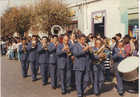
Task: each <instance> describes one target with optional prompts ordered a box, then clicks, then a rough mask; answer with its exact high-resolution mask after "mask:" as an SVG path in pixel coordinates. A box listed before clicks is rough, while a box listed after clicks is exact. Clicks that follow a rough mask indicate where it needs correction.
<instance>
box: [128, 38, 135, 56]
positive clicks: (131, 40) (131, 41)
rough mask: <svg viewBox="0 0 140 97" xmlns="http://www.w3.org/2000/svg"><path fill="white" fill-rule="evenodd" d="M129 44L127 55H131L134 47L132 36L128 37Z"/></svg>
mask: <svg viewBox="0 0 140 97" xmlns="http://www.w3.org/2000/svg"><path fill="white" fill-rule="evenodd" d="M130 46H131V50H130V53H129V55H132V53H133V51H134V47H135V45H134V42H133V38H132V37H130Z"/></svg>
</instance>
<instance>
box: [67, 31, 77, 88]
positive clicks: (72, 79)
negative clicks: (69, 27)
mask: <svg viewBox="0 0 140 97" xmlns="http://www.w3.org/2000/svg"><path fill="white" fill-rule="evenodd" d="M68 44H69V48H70V51H71V52H72V49H73V46H74V45H75V34H74V33H72V34H71V35H70V40H69V43H68ZM72 54H73V52H72ZM70 60H71V62H73V61H74V55H73V56H71V59H70ZM72 67H73V63H72ZM74 83H75V72H74V70H72V72H71V87H74Z"/></svg>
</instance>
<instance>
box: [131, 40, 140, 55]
mask: <svg viewBox="0 0 140 97" xmlns="http://www.w3.org/2000/svg"><path fill="white" fill-rule="evenodd" d="M134 45H135V49H134V50H133V54H132V56H138V52H139V43H138V42H135V43H134Z"/></svg>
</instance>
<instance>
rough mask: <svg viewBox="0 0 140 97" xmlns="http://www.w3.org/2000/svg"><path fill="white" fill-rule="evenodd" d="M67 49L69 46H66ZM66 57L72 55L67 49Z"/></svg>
mask: <svg viewBox="0 0 140 97" xmlns="http://www.w3.org/2000/svg"><path fill="white" fill-rule="evenodd" d="M67 46H68V45H67ZM68 48H69V46H68ZM67 55H68V56H71V55H72V53H71V52H70V50H69V49H68V50H67Z"/></svg>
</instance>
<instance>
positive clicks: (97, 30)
mask: <svg viewBox="0 0 140 97" xmlns="http://www.w3.org/2000/svg"><path fill="white" fill-rule="evenodd" d="M96 14H100V16H99V17H98V18H101V17H102V22H98V23H97V22H95V21H94V20H95V19H96ZM94 18H95V19H94ZM91 33H92V34H95V35H97V34H100V35H101V36H106V10H101V11H96V12H92V13H91Z"/></svg>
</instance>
